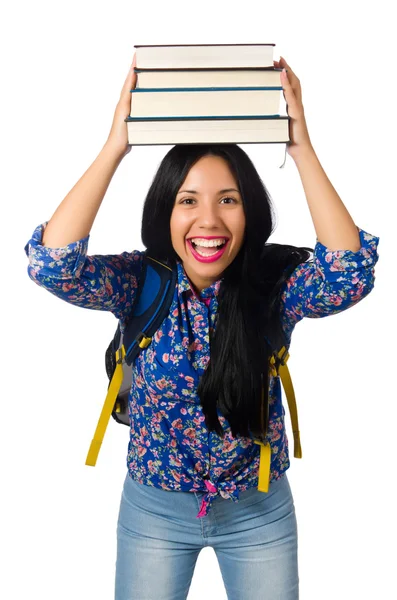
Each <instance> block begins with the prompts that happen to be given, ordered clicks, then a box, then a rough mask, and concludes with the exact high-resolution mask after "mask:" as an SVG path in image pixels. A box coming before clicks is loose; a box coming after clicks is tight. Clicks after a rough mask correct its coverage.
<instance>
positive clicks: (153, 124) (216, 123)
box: [125, 115, 290, 146]
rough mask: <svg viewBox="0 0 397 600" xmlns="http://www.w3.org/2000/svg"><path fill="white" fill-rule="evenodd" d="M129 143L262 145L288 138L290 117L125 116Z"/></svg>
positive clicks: (285, 140)
mask: <svg viewBox="0 0 397 600" xmlns="http://www.w3.org/2000/svg"><path fill="white" fill-rule="evenodd" d="M125 120H126V122H127V131H128V143H129V144H130V145H132V146H145V145H162V144H165V145H172V144H209V143H218V144H221V143H228V144H237V143H240V144H264V143H273V144H275V143H286V142H288V141H289V139H290V138H289V128H288V123H289V117H288V116H286V117H285V116H279V115H275V116H271V117H269V116H266V115H259V116H256V117H252V116H251V117H246V118H243V117H241V118H239V117H234V116H233V115H229V116H227V117H212V118H211V117H207V118H206V117H201V118H200V117H196V118H194V117H180V118H179V119H178V118H172V119H170V118H167V117H159V118H157V119H155V118H145V117H142V118H139V117H138V118H134V119H132V118H131V117H127V118H126V119H125Z"/></svg>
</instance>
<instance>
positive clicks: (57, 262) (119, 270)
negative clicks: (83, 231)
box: [24, 221, 144, 319]
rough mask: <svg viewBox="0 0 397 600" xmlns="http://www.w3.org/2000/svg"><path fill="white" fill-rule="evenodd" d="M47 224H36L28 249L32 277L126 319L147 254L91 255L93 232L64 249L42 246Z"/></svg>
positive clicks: (69, 299)
mask: <svg viewBox="0 0 397 600" xmlns="http://www.w3.org/2000/svg"><path fill="white" fill-rule="evenodd" d="M47 224H48V221H46V222H44V223H42V224H41V225H38V226H37V227H36V229H35V230H34V232H33V235H32V238H31V239H30V240H29V242H28V243H27V244H26V246H25V248H24V250H25V253H26V255H27V257H28V258H29V265H28V275H29V277H30V279H32V281H34V282H35V283H36V284H37V285H39V286H41V287H43V288H45V289H46V290H48V291H49V292H51V293H52V294H54V295H55V296H57V297H58V298H61V300H65V302H69V303H70V304H76V305H77V306H80V307H82V308H90V309H93V310H103V311H110V312H111V313H113V314H114V315H115V317H117V318H118V319H123V318H124V317H125V316H126V315H127V314H128V312H129V311H130V309H131V306H132V304H133V301H134V298H135V294H136V291H137V288H138V282H139V275H140V273H141V269H142V264H143V255H144V253H143V252H142V251H140V250H133V251H132V252H122V253H121V254H107V255H100V254H96V255H93V256H87V249H88V241H89V237H90V236H89V235H88V236H87V237H85V238H82V239H81V240H78V241H76V242H72V243H70V244H68V245H67V246H63V247H62V248H49V247H47V246H43V245H42V239H43V233H44V230H45V228H46V226H47Z"/></svg>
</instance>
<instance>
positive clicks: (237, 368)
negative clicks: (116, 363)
mask: <svg viewBox="0 0 397 600" xmlns="http://www.w3.org/2000/svg"><path fill="white" fill-rule="evenodd" d="M207 155H210V156H219V157H221V158H223V159H225V160H226V161H227V163H228V165H229V168H230V170H231V172H232V174H233V175H234V177H235V179H236V181H237V183H238V188H239V190H240V194H241V197H242V200H243V207H244V212H245V220H246V228H245V236H244V241H243V244H242V247H241V248H240V251H239V253H238V255H237V256H236V257H235V259H234V260H233V262H232V263H231V264H230V265H229V266H228V267H227V268H226V269H225V270H224V272H223V273H222V278H223V280H222V282H221V285H220V289H219V294H218V315H217V318H218V321H217V325H216V328H215V333H214V334H213V336H212V338H211V339H210V360H209V362H208V365H207V368H206V370H205V372H204V374H203V375H202V377H201V379H200V382H199V385H198V388H197V394H198V396H199V398H200V402H201V405H202V407H203V413H204V415H205V422H206V425H207V427H208V429H209V431H216V432H217V433H218V435H219V436H221V437H223V435H224V431H223V429H222V426H221V424H220V422H219V419H218V414H217V409H219V411H220V413H221V414H222V415H223V416H224V417H225V418H226V419H227V420H228V421H229V423H230V427H231V431H232V435H233V436H237V435H242V436H249V435H250V433H249V432H250V431H251V433H252V434H253V435H254V437H255V438H257V439H261V440H264V439H265V436H266V432H267V426H268V410H269V406H268V391H269V359H270V357H271V353H272V349H271V347H270V345H269V344H268V343H267V341H266V340H265V337H267V339H268V340H271V342H272V344H275V345H279V344H280V342H281V340H283V339H284V338H283V336H282V331H281V321H280V290H281V286H282V284H283V282H284V281H285V280H286V279H287V277H288V276H289V275H290V274H291V273H292V271H293V270H294V269H295V268H296V266H297V265H299V264H300V263H302V262H305V261H306V260H307V259H308V258H309V257H310V252H313V249H312V248H306V247H304V248H299V247H296V246H290V245H284V244H268V243H267V240H268V239H269V237H270V235H271V234H272V233H273V231H274V229H275V219H274V214H275V213H274V210H273V207H272V201H271V197H270V194H269V192H268V191H267V189H266V186H265V184H264V183H263V181H262V180H261V178H260V176H259V174H258V172H257V171H256V169H255V167H254V165H253V163H252V162H251V160H250V158H249V157H248V155H247V154H246V153H245V152H244V150H242V149H241V148H240V147H239V146H237V145H236V144H186V145H185V144H177V145H176V146H174V147H173V148H172V149H171V150H170V151H169V152H168V153H167V154H166V155H165V156H164V158H163V160H162V161H161V163H160V166H159V168H158V170H157V172H156V174H155V176H154V178H153V181H152V183H151V186H150V188H149V191H148V193H147V196H146V199H145V203H144V207H143V215H142V231H141V234H142V242H143V244H144V246H145V247H146V248H147V249H148V250H150V252H151V253H152V255H154V256H157V257H158V259H159V260H165V261H174V260H178V259H179V257H178V255H177V254H176V252H175V250H174V248H173V245H172V241H171V231H170V227H164V224H165V223H170V219H171V213H172V210H173V207H174V204H175V198H176V194H177V192H178V190H179V188H180V187H181V185H182V183H183V182H184V180H185V178H186V177H187V174H188V172H189V170H190V168H191V167H192V166H193V165H194V164H195V163H196V162H197V161H198V160H199V159H200V158H202V157H203V156H207Z"/></svg>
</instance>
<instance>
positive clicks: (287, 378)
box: [270, 346, 302, 458]
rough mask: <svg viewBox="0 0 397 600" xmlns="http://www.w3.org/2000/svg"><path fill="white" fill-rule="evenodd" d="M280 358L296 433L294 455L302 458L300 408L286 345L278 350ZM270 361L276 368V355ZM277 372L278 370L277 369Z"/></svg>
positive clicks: (283, 380)
mask: <svg viewBox="0 0 397 600" xmlns="http://www.w3.org/2000/svg"><path fill="white" fill-rule="evenodd" d="M278 358H279V360H280V363H279V373H280V377H281V381H282V384H283V387H284V391H285V395H286V396H287V401H288V408H289V412H290V417H291V424H292V432H293V434H294V456H295V458H302V447H301V441H300V433H299V423H298V409H297V406H296V399H295V392H294V386H293V385H292V380H291V375H290V372H289V370H288V366H287V364H286V363H287V360H288V359H289V353H288V352H287V351H286V348H285V346H283V347H282V348H281V350H280V351H279V352H278ZM272 359H273V360H271V361H270V362H271V363H272V365H273V369H275V367H274V364H275V361H274V356H272ZM276 372H277V371H276Z"/></svg>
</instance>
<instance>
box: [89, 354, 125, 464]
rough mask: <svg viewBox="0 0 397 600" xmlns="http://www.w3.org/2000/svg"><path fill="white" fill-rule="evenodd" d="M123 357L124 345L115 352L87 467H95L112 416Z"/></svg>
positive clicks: (119, 385) (120, 379) (121, 373)
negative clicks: (114, 361) (109, 380)
mask: <svg viewBox="0 0 397 600" xmlns="http://www.w3.org/2000/svg"><path fill="white" fill-rule="evenodd" d="M124 357H125V348H124V344H123V345H122V346H121V348H119V349H118V350H117V351H116V368H115V370H114V373H113V377H112V380H111V382H110V384H109V388H108V393H107V395H106V398H105V402H104V405H103V407H102V412H101V414H100V416H99V420H98V425H97V428H96V430H95V433H94V437H93V439H92V442H91V445H90V449H89V450H88V454H87V458H86V461H85V464H86V465H88V466H89V467H95V464H96V461H97V458H98V454H99V450H100V449H101V445H102V441H103V437H104V435H105V432H106V427H107V426H108V423H109V419H110V416H111V414H112V411H113V408H114V405H115V402H116V398H117V395H118V393H119V390H120V387H121V383H122V381H123V375H124V374H123V360H124Z"/></svg>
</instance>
